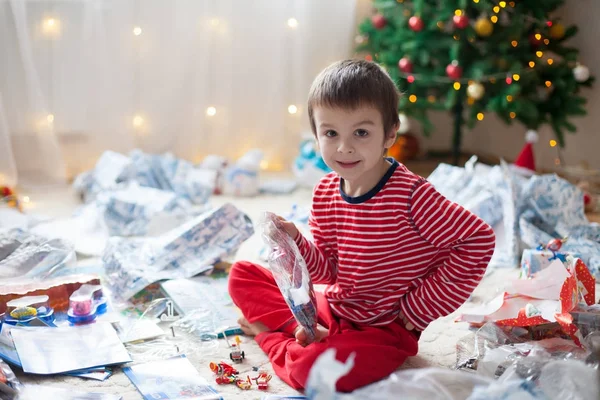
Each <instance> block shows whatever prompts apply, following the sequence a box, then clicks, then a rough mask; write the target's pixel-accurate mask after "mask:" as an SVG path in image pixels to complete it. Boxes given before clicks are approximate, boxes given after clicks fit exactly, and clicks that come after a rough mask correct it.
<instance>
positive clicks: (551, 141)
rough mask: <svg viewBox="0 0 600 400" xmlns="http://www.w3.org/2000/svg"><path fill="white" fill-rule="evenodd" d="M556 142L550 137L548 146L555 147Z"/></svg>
mask: <svg viewBox="0 0 600 400" xmlns="http://www.w3.org/2000/svg"><path fill="white" fill-rule="evenodd" d="M556 145H557V143H556V140H554V139H552V140H550V147H556Z"/></svg>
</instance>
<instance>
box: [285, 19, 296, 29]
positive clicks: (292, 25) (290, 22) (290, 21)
mask: <svg viewBox="0 0 600 400" xmlns="http://www.w3.org/2000/svg"><path fill="white" fill-rule="evenodd" d="M287 24H288V26H289V27H290V28H292V29H296V28H297V27H298V20H297V19H296V18H290V19H288V20H287Z"/></svg>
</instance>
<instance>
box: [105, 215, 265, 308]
mask: <svg viewBox="0 0 600 400" xmlns="http://www.w3.org/2000/svg"><path fill="white" fill-rule="evenodd" d="M253 233H254V227H253V225H252V221H251V220H250V218H248V216H247V215H246V214H244V213H243V212H241V211H240V210H238V209H237V208H236V207H234V206H233V205H231V204H225V205H224V206H222V207H221V208H219V209H216V210H213V211H210V212H207V213H205V214H203V215H200V216H198V217H196V218H194V219H193V220H191V221H188V222H186V223H185V224H183V225H181V226H180V227H178V228H175V229H173V230H171V231H170V232H168V233H166V234H164V235H161V236H159V237H152V238H123V237H112V238H110V239H109V241H108V244H107V246H106V249H105V251H104V255H103V258H102V259H103V261H104V264H105V268H106V274H107V277H108V281H109V284H110V286H111V289H112V291H113V293H115V294H116V295H118V296H119V297H121V299H122V300H127V299H129V298H130V297H132V296H133V295H134V294H136V293H137V292H139V291H140V290H142V289H144V288H145V287H146V286H148V285H149V284H151V283H153V282H156V281H159V280H163V279H174V278H189V277H192V276H194V275H197V274H199V273H202V272H206V271H209V270H211V269H212V266H213V265H214V264H215V263H217V262H218V261H219V260H221V259H222V258H223V257H225V256H228V255H230V254H232V253H233V252H235V251H236V250H237V249H238V248H239V246H240V245H241V244H242V243H243V242H244V241H245V240H246V239H248V238H249V237H250V236H251V235H252V234H253Z"/></svg>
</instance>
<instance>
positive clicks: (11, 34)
mask: <svg viewBox="0 0 600 400" xmlns="http://www.w3.org/2000/svg"><path fill="white" fill-rule="evenodd" d="M354 32H355V1H353V0H326V1H324V0H9V1H0V70H1V73H0V185H2V184H7V183H8V184H9V185H14V184H16V183H17V177H18V178H19V183H20V184H24V183H27V184H29V183H34V184H35V183H40V184H41V183H44V184H46V183H53V182H64V181H65V180H66V179H68V178H69V177H72V176H73V175H75V174H77V173H79V172H81V171H82V170H85V169H88V168H90V167H92V166H93V164H94V163H95V161H96V160H97V157H98V156H99V155H100V154H101V153H102V152H103V151H104V150H107V149H111V150H115V151H119V152H128V151H129V150H131V149H133V148H140V149H142V150H144V151H147V152H153V153H160V152H167V151H169V152H172V153H174V154H175V155H176V156H179V157H182V158H186V159H188V160H191V161H194V162H198V161H200V160H201V159H202V158H204V156H206V155H208V154H220V155H223V156H226V157H228V158H230V159H236V158H238V157H239V156H241V155H242V154H243V153H244V152H246V151H247V150H249V149H251V148H256V147H258V148H261V149H263V151H264V152H265V159H266V161H267V162H268V166H269V168H270V169H273V170H277V169H286V168H287V167H288V166H289V164H290V163H291V160H292V158H293V157H294V156H295V155H296V153H297V150H298V149H297V145H298V143H299V141H300V137H301V133H302V132H303V131H306V130H308V123H307V115H306V95H307V92H308V88H309V86H310V83H311V81H312V79H313V78H314V76H315V75H316V74H317V73H318V71H319V70H321V69H322V68H324V67H325V66H326V65H328V64H329V63H331V62H333V61H335V60H338V59H341V58H346V57H349V56H351V55H352V53H353V46H354V42H353V40H352V37H353V34H354Z"/></svg>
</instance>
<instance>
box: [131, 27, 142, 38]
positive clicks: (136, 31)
mask: <svg viewBox="0 0 600 400" xmlns="http://www.w3.org/2000/svg"><path fill="white" fill-rule="evenodd" d="M133 34H134V35H135V36H140V35H141V34H142V28H140V27H139V26H136V27H134V28H133Z"/></svg>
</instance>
